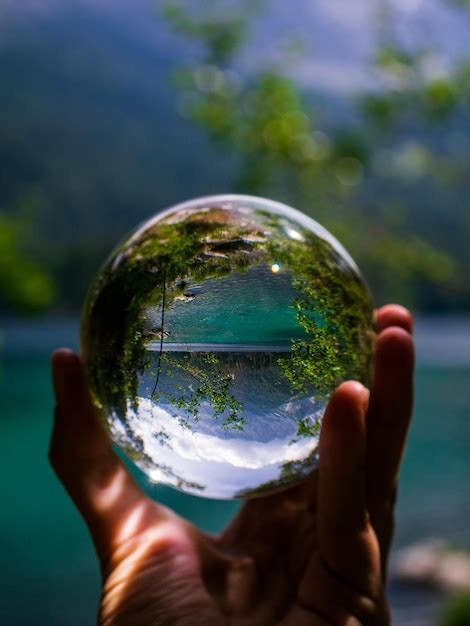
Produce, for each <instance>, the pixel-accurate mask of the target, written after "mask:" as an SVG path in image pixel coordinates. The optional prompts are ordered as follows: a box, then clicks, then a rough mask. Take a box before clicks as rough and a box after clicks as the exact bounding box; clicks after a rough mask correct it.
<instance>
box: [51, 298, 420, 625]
mask: <svg viewBox="0 0 470 626" xmlns="http://www.w3.org/2000/svg"><path fill="white" fill-rule="evenodd" d="M376 320H377V330H378V333H379V334H378V339H377V345H376V358H375V376H374V384H373V389H372V393H371V395H370V399H369V393H368V391H367V390H366V389H365V388H364V387H363V386H362V385H361V384H359V383H357V382H354V381H350V382H346V383H343V384H342V385H341V386H340V387H339V388H338V389H337V391H336V392H335V394H334V395H333V397H332V398H331V400H330V402H329V404H328V407H327V411H326V413H325V416H324V419H323V425H322V432H321V437H320V460H319V467H318V470H317V471H315V472H314V473H313V474H312V475H311V477H309V478H308V479H307V480H305V481H304V482H303V483H302V484H300V485H297V486H295V487H292V488H290V489H288V490H286V491H283V492H281V493H278V494H275V495H271V496H267V497H264V498H259V499H254V500H251V501H248V502H246V503H245V504H244V505H243V506H242V508H241V510H240V512H239V513H238V515H237V516H236V518H235V519H234V520H233V521H232V523H231V524H230V525H229V527H228V528H227V529H226V530H225V531H223V532H222V533H221V534H220V535H217V536H213V535H209V534H206V533H204V532H201V531H200V530H198V529H197V528H196V527H194V526H193V525H192V524H190V523H189V522H188V521H187V520H185V519H182V518H181V517H179V516H177V515H176V514H175V513H174V512H172V511H171V510H169V509H167V508H166V507H164V506H162V505H161V504H158V503H156V502H154V501H152V500H151V499H149V498H147V497H146V496H145V495H144V494H143V493H142V492H141V491H140V490H139V488H138V487H137V485H136V483H135V482H134V480H133V479H132V477H131V476H130V475H129V473H128V472H127V470H126V469H125V467H124V465H123V464H122V462H121V460H120V459H119V458H118V457H117V456H116V455H115V453H114V452H113V450H112V447H111V442H110V439H109V437H108V435H107V433H106V432H105V430H104V428H103V426H102V424H101V422H100V419H99V417H98V416H97V414H96V412H95V410H94V408H93V405H92V402H91V398H90V394H89V391H88V389H87V386H86V383H85V378H84V374H83V370H82V366H81V363H80V360H79V358H78V356H77V355H75V354H74V353H73V352H71V351H69V350H64V349H63V350H58V351H57V352H56V353H55V354H54V356H53V361H52V365H53V379H54V388H55V394H56V401H57V407H56V412H55V423H54V431H53V435H52V441H51V448H50V460H51V463H52V465H53V467H54V469H55V471H56V472H57V475H58V476H59V478H60V480H61V481H62V483H63V484H64V486H65V488H66V489H67V491H68V493H69V495H70V497H71V498H72V500H73V501H74V503H75V505H76V506H77V508H78V510H79V511H80V513H81V515H82V516H83V518H84V520H85V522H86V523H87V525H88V528H89V530H90V534H91V537H92V539H93V542H94V545H95V548H96V552H97V555H98V558H99V561H100V564H101V571H102V580H103V584H102V595H101V605H100V613H99V618H98V623H99V624H100V625H101V626H163V625H165V626H166V625H168V626H169V625H174V626H198V625H199V624H204V625H205V626H216V625H217V626H219V625H224V626H229V625H230V626H232V625H233V626H238V625H240V626H245V625H247V626H248V625H253V626H258V625H259V626H271V625H275V624H276V625H280V626H281V625H282V626H327V625H330V626H331V625H334V626H358V625H361V624H362V625H368V626H369V625H370V626H386V625H388V624H389V623H390V617H389V610H388V606H387V601H386V597H385V592H384V581H385V574H386V566H387V555H388V551H389V548H390V542H391V538H392V530H393V507H394V500H395V494H396V488H397V477H398V470H399V465H400V460H401V456H402V451H403V447H404V443H405V438H406V432H407V428H408V423H409V419H410V415H411V407H412V372H413V345H412V340H411V325H412V320H411V316H410V314H409V313H408V312H407V311H406V310H405V309H403V308H402V307H399V306H397V305H387V306H385V307H382V308H381V309H380V310H379V311H378V312H377V316H376Z"/></svg>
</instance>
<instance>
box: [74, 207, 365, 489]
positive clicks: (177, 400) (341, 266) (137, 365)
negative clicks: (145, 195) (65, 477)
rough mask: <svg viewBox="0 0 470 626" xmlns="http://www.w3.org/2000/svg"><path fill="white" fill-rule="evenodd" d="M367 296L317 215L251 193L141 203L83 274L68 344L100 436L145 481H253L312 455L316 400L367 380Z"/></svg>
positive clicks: (266, 485)
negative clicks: (98, 415)
mask: <svg viewBox="0 0 470 626" xmlns="http://www.w3.org/2000/svg"><path fill="white" fill-rule="evenodd" d="M372 329H373V324H372V303H371V298H370V294H369V292H368V289H367V287H366V286H365V283H364V281H363V279H362V278H361V275H360V273H359V270H358V269H357V267H356V265H355V263H354V261H353V260H352V259H351V257H350V256H349V255H348V253H347V252H346V251H345V250H344V248H343V247H342V246H341V245H340V244H339V243H338V242H337V241H336V240H335V239H334V238H333V237H332V235H330V234H329V233H328V232H327V231H326V230H325V229H324V228H322V227H321V226H320V225H319V224H317V223H316V222H314V221H313V220H311V219H310V218H308V217H306V216H305V215H303V214H302V213H300V212H298V211H296V210H295V209H292V208H290V207H287V206H285V205H282V204H279V203H276V202H272V201H270V200H265V199H262V198H255V197H251V196H236V195H226V196H212V197H207V198H200V199H196V200H193V201H190V202H186V203H184V204H181V205H178V206H175V207H173V208H171V209H168V210H166V211H163V212H161V213H159V214H157V215H156V216H155V217H153V218H152V219H150V220H149V221H147V222H146V223H145V224H143V225H142V226H140V227H139V228H137V230H136V231H135V232H133V233H132V234H131V235H130V236H129V237H128V238H127V239H126V240H125V241H124V242H123V243H121V244H120V245H119V246H118V247H117V249H116V250H115V251H114V252H113V254H112V255H111V257H110V259H109V260H108V261H107V263H106V264H105V266H104V267H103V268H102V270H101V271H100V272H99V274H98V276H97V277H96V279H95V281H94V283H93V284H92V286H91V288H90V292H89V295H88V298H87V302H86V304H85V307H84V312H83V320H82V353H83V357H84V359H85V364H86V369H87V375H88V379H89V383H90V388H91V391H92V395H93V398H94V401H95V403H96V405H97V407H98V408H99V410H100V411H101V412H102V414H103V416H104V417H105V419H106V423H107V425H108V428H109V431H110V434H111V436H112V438H113V440H114V441H115V442H116V443H117V444H118V445H119V446H120V447H121V449H122V450H123V451H124V452H125V453H126V454H127V455H128V456H129V457H130V458H131V459H133V461H134V462H135V463H136V464H137V465H138V467H140V469H141V470H143V471H144V472H145V473H146V474H147V475H148V476H149V477H150V479H152V480H155V481H158V482H161V483H165V484H169V485H172V486H175V487H177V488H179V489H181V490H183V491H186V492H189V493H193V494H198V495H201V496H205V497H216V498H232V497H241V496H255V495H262V494H264V493H269V492H272V491H275V490H277V489H280V488H283V487H285V486H288V485H290V484H293V483H295V482H297V481H299V480H300V479H302V478H303V477H305V476H306V475H307V474H308V473H309V472H311V471H312V469H313V468H314V467H315V465H316V462H317V448H318V438H319V432H320V426H321V420H322V416H323V412H324V409H325V405H326V402H327V400H328V398H329V396H330V395H331V393H332V392H333V391H334V389H335V388H336V386H337V385H338V384H339V383H341V382H342V381H343V380H347V379H351V378H353V379H356V380H360V381H361V382H363V383H365V384H368V383H369V376H370V368H371V359H372V347H373V337H374V333H373V330H372Z"/></svg>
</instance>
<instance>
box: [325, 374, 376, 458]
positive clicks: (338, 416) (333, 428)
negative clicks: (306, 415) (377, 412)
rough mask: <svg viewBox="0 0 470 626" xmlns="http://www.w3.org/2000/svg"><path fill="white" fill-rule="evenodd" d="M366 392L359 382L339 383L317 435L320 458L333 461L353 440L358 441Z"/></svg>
mask: <svg viewBox="0 0 470 626" xmlns="http://www.w3.org/2000/svg"><path fill="white" fill-rule="evenodd" d="M368 403H369V390H368V389H367V388H366V387H364V385H362V384H361V383H360V382H358V381H355V380H349V381H346V382H344V383H342V384H341V385H340V386H339V387H338V388H337V390H336V391H335V393H334V394H333V396H332V397H331V399H330V401H329V403H328V406H327V408H326V411H325V416H324V418H323V424H322V430H321V436H320V459H321V458H322V455H323V459H325V458H326V459H327V460H328V459H334V458H336V457H337V456H338V454H339V455H341V454H342V452H341V450H343V449H344V448H348V447H350V446H351V444H352V442H353V441H356V440H357V438H358V437H359V440H362V439H363V437H364V433H365V416H366V413H367V407H368Z"/></svg>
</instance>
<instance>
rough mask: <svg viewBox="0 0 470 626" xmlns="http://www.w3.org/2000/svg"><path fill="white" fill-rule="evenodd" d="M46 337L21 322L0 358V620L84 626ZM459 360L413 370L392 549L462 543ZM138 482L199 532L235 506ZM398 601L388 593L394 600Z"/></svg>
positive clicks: (87, 555)
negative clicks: (54, 445) (54, 450)
mask: <svg viewBox="0 0 470 626" xmlns="http://www.w3.org/2000/svg"><path fill="white" fill-rule="evenodd" d="M4 327H5V326H4ZM54 328H55V331H54ZM7 332H8V329H7ZM44 333H45V334H44ZM61 333H62V334H61ZM50 334H51V337H52V340H54V341H55V343H60V342H62V340H63V341H66V340H67V339H69V334H68V333H67V332H66V331H65V330H63V329H62V330H61V329H60V328H59V330H57V327H55V326H53V327H51V328H50ZM46 335H47V332H46V331H43V332H42V334H41V335H37V334H31V331H28V329H26V330H24V331H22V333H21V332H20V333H19V334H18V333H17V334H16V335H15V336H14V341H13V335H10V339H9V338H8V337H7V338H6V344H7V345H6V349H5V351H4V357H3V361H2V365H1V374H0V441H1V445H2V452H3V470H2V472H1V476H0V488H1V493H2V512H1V515H0V544H1V545H0V550H1V554H2V574H3V575H2V579H3V580H2V585H1V587H0V623H2V624H7V623H8V624H9V625H13V626H16V625H18V626H26V625H27V626H36V625H38V626H39V625H41V626H42V625H44V624H48V625H49V626H59V625H60V626H68V625H70V626H72V625H76V624H81V625H83V626H88V625H89V626H91V625H92V624H94V619H95V615H96V606H97V602H98V589H99V575H98V568H97V564H96V562H95V558H94V554H93V550H92V547H91V543H90V541H89V539H88V535H87V532H86V529H85V527H84V525H83V523H82V522H81V520H80V518H79V517H78V515H77V514H76V512H75V510H74V508H73V507H72V505H71V504H70V503H69V501H68V499H67V497H66V495H65V493H64V492H63V490H62V488H61V486H60V485H59V484H58V482H57V481H56V479H55V477H54V475H53V473H52V471H51V470H50V468H49V466H48V463H47V448H48V439H49V433H50V428H51V412H52V396H51V392H50V383H49V371H48V357H47V355H46V352H47V347H48V345H49V344H50V341H51V337H49V338H47V336H46ZM12 343H14V344H15V345H16V348H17V349H13V348H12ZM457 343H458V345H460V346H463V345H464V343H463V342H462V341H460V342H457ZM446 345H448V342H447V344H446ZM454 360H455V359H454ZM457 360H458V359H457ZM444 361H445V362H446V365H443V364H439V362H441V363H443V362H444ZM459 363H460V364H459V365H452V359H450V358H447V360H446V359H444V358H443V357H442V358H441V357H439V358H438V359H437V361H436V362H428V363H427V364H426V363H424V364H421V366H420V367H419V368H418V373H417V385H416V387H417V388H416V397H417V399H416V410H415V418H414V422H413V426H412V429H411V433H410V440H409V445H408V449H407V452H406V457H405V462H404V467H403V472H402V481H401V489H400V498H399V506H398V520H397V522H398V524H397V533H396V546H400V545H405V544H408V543H410V542H412V541H416V540H421V539H424V538H426V537H430V536H433V537H444V538H448V539H452V540H455V541H457V542H459V543H462V544H466V545H470V533H469V530H468V526H469V524H468V520H469V519H470V494H469V491H468V480H469V476H470V419H469V417H470V391H469V388H470V386H469V382H470V363H469V362H468V360H464V359H460V361H459ZM143 484H144V485H145V481H143ZM146 488H147V489H149V491H150V492H151V493H152V495H153V496H155V497H158V498H159V499H160V500H162V501H163V502H165V503H166V504H169V505H170V506H172V507H173V508H175V509H176V510H177V511H179V512H180V513H182V514H184V515H186V516H187V517H189V518H190V519H192V520H194V521H195V523H197V524H199V525H201V526H203V527H204V528H206V529H208V530H216V529H218V528H220V527H222V526H223V524H224V523H225V522H226V521H227V520H228V519H230V517H231V516H232V515H233V513H234V511H235V510H236V507H237V505H236V503H233V502H220V501H210V500H203V499H200V498H196V497H191V496H185V495H183V494H180V493H178V492H176V491H172V490H170V489H164V488H160V487H154V486H149V485H146ZM420 601H422V599H421V600H420ZM400 602H401V598H398V597H397V598H395V597H394V603H398V604H399V603H400ZM410 623H411V622H410Z"/></svg>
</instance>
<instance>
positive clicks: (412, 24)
mask: <svg viewBox="0 0 470 626" xmlns="http://www.w3.org/2000/svg"><path fill="white" fill-rule="evenodd" d="M64 6H67V8H68V10H70V9H73V10H80V11H85V12H91V13H99V14H102V15H103V18H104V19H107V20H110V21H112V22H115V23H117V24H119V25H120V27H121V28H124V29H125V30H127V31H128V35H129V38H130V39H134V40H135V44H136V45H139V46H149V47H155V48H158V49H160V50H162V51H163V50H165V49H166V50H167V51H168V48H170V49H171V47H174V40H172V38H171V36H170V35H169V34H168V33H167V32H166V29H165V25H164V24H163V23H162V20H161V18H159V16H158V3H157V2H152V0H70V1H69V2H68V3H67V4H66V5H64V2H63V0H22V1H21V3H20V2H18V1H15V0H0V37H1V34H2V33H1V31H2V30H3V31H4V32H3V34H4V35H5V34H6V33H7V31H8V30H9V26H10V24H11V19H12V18H13V17H14V18H18V17H20V18H24V19H27V20H31V21H34V19H37V18H38V17H47V15H50V14H53V13H55V12H59V11H61V10H63V9H64ZM266 6H267V10H266V11H265V13H264V14H263V16H262V18H261V19H258V20H257V22H256V23H254V24H253V39H254V40H256V54H254V50H253V48H249V49H248V50H247V52H246V54H245V56H244V58H242V59H241V63H242V65H243V66H244V67H246V68H249V67H250V66H251V65H252V64H253V63H256V62H259V61H261V60H265V59H266V58H275V57H276V53H277V51H278V50H279V46H280V45H282V42H285V41H286V40H287V39H289V38H292V37H296V38H299V39H301V40H302V41H303V42H304V46H305V49H306V51H307V52H308V54H305V55H304V56H303V58H302V59H301V60H299V62H298V63H296V64H295V66H294V68H293V71H294V73H295V74H296V75H297V77H298V79H299V80H300V81H301V82H302V83H304V84H306V85H309V86H312V87H315V88H320V89H321V90H325V91H330V92H334V93H338V94H340V93H346V92H351V91H356V90H358V89H361V88H364V87H373V86H374V83H376V77H375V76H374V75H373V73H371V71H370V65H369V60H370V58H371V55H372V53H373V51H374V45H375V38H376V33H377V24H378V20H377V16H378V13H379V9H380V8H381V7H382V8H383V7H384V6H389V7H390V8H391V10H392V12H393V15H394V21H395V24H396V25H397V32H398V35H399V37H400V39H401V40H402V41H404V42H405V43H407V44H411V45H413V46H419V47H428V46H432V47H434V48H435V49H436V50H437V53H436V54H435V55H434V57H433V58H432V59H431V61H430V63H429V68H428V69H429V72H430V73H434V74H435V75H439V74H445V73H446V72H447V71H448V70H449V68H450V67H451V66H452V64H453V62H454V61H455V60H456V59H458V58H460V57H462V56H464V55H465V54H466V53H467V54H468V53H469V46H468V43H467V42H468V41H470V11H468V10H467V11H464V10H462V9H458V8H449V4H448V3H447V2H446V0H426V1H425V0H388V1H387V2H385V1H384V0H355V1H354V2H348V1H347V0H315V1H312V0H294V1H292V2H285V0H267V2H266Z"/></svg>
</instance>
